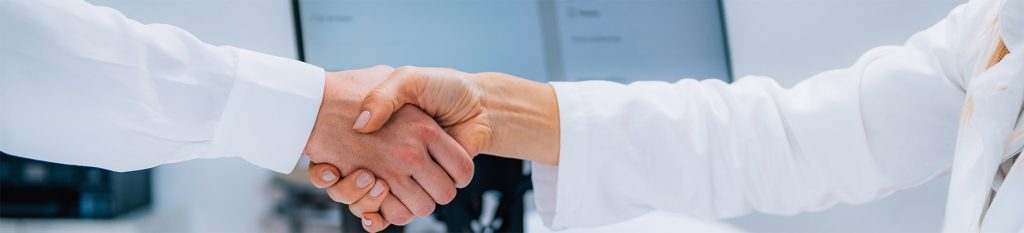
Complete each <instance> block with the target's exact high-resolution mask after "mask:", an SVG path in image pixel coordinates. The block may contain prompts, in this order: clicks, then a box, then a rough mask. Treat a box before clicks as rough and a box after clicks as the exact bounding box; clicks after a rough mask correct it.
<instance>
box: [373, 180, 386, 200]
mask: <svg viewBox="0 0 1024 233" xmlns="http://www.w3.org/2000/svg"><path fill="white" fill-rule="evenodd" d="M381 193H384V184H381V183H377V184H375V185H373V189H370V196H373V197H379V196H380V194H381Z"/></svg>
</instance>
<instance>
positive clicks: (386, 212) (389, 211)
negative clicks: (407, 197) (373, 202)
mask: <svg viewBox="0 0 1024 233" xmlns="http://www.w3.org/2000/svg"><path fill="white" fill-rule="evenodd" d="M380 214H381V216H384V220H386V221H388V222H390V223H391V224H395V225H400V226H401V225H405V224H409V223H410V222H412V220H413V219H415V216H413V215H412V212H411V211H409V208H406V207H405V205H404V204H402V201H399V200H398V198H396V197H395V195H387V197H385V198H384V203H381V205H380Z"/></svg>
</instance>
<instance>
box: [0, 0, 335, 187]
mask: <svg viewBox="0 0 1024 233" xmlns="http://www.w3.org/2000/svg"><path fill="white" fill-rule="evenodd" d="M0 33H2V36H0V59H2V62H0V151H3V152H5V153H8V154H13V155H18V156H24V157H28V158H34V159H40V160H45V161H51V162H57V163H65V164H74V165H85V166H95V167H101V168H106V169H110V170H115V171H128V170H137V169H144V168H149V167H153V166H156V165H160V164H165V163H172V162H177V161H183V160H189V159H196V158H214V157H225V156H238V157H241V158H243V159H245V160H247V161H249V162H251V163H253V164H256V165H258V166H260V167H264V168H268V169H271V170H274V171H277V172H282V173H287V172H290V171H291V169H292V168H293V167H294V166H295V163H296V161H298V159H299V157H300V155H301V153H302V151H303V148H304V147H305V144H306V140H307V139H308V137H309V133H310V131H311V130H312V127H313V123H314V122H315V120H316V115H317V112H318V111H319V107H320V101H321V98H322V96H323V94H322V93H323V85H324V71H323V69H321V68H318V67H316V66H313V65H309V64H305V63H302V62H298V61H294V60H290V59H284V58H279V57H274V56H270V55H266V54H261V53H257V52H253V51H248V50H244V49H239V48H233V47H227V46H219V47H218V46H213V45H210V44H206V43H203V42H202V41H199V40H198V39H196V38H195V37H193V36H192V35H191V34H189V33H188V32H186V31H184V30H182V29H180V28H177V27H173V26H169V25H163V24H142V23H139V22H137V21H134V20H131V19H128V18H125V16H124V15H122V14H121V13H120V12H118V11H116V10H113V9H110V8H106V7H97V6H93V5H90V4H88V3H86V2H84V1H78V0H31V1H22V0H0Z"/></svg>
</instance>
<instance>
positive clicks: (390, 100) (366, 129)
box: [352, 67, 419, 133]
mask: <svg viewBox="0 0 1024 233" xmlns="http://www.w3.org/2000/svg"><path fill="white" fill-rule="evenodd" d="M413 69H415V68H410V67H402V68H399V69H397V70H395V72H392V73H391V76H388V78H387V79H385V80H384V82H381V83H380V85H377V87H376V88H374V89H373V90H371V91H370V92H369V93H367V94H366V98H364V99H363V103H362V108H361V109H362V110H361V111H360V112H359V117H357V118H356V122H355V124H354V125H353V126H352V128H353V129H355V130H356V131H359V132H360V133H372V132H374V131H377V130H378V129H380V127H382V126H384V123H387V122H388V119H391V115H392V114H393V113H395V111H397V110H398V108H401V107H402V106H403V105H405V104H408V103H410V101H411V100H412V99H414V98H415V97H416V96H418V92H419V90H417V88H415V86H417V85H415V83H413V80H415V79H416V78H415V77H416V75H415V73H414V72H413V71H412V70H413Z"/></svg>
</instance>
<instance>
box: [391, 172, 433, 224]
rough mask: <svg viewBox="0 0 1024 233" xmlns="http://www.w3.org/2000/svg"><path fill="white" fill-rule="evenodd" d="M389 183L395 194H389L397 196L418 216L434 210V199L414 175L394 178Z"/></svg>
mask: <svg viewBox="0 0 1024 233" xmlns="http://www.w3.org/2000/svg"><path fill="white" fill-rule="evenodd" d="M388 184H389V185H391V193H392V194H394V195H388V196H395V197H397V198H398V200H401V201H402V204H403V205H405V207H406V208H408V209H409V211H412V213H413V214H416V216H427V215H429V214H430V213H431V212H434V199H433V198H431V197H430V195H429V194H427V191H424V190H423V187H420V185H419V183H417V182H416V181H415V180H413V179H412V177H401V178H398V179H394V180H391V182H389V183H388ZM391 222H397V221H391Z"/></svg>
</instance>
